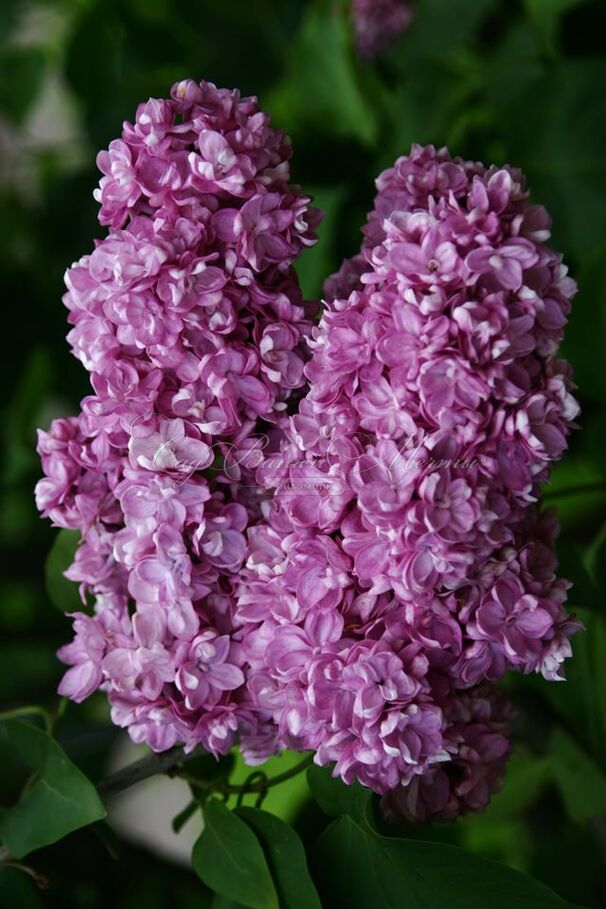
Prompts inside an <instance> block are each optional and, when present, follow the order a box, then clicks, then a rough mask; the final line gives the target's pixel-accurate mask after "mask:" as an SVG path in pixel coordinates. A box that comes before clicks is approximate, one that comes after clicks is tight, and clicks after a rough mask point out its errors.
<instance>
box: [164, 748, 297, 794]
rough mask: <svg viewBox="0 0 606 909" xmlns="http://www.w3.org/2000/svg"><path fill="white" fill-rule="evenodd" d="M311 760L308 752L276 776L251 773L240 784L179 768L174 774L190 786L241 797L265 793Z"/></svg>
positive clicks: (288, 778)
mask: <svg viewBox="0 0 606 909" xmlns="http://www.w3.org/2000/svg"><path fill="white" fill-rule="evenodd" d="M312 760H313V755H312V754H308V755H306V756H305V757H304V758H303V760H302V761H299V763H298V764H295V766H294V767H291V768H290V770H285V771H284V773H278V774H277V775H276V776H271V777H264V778H263V779H258V778H257V773H254V774H251V775H250V777H249V778H248V780H245V781H244V783H242V785H234V784H232V783H227V782H225V781H224V780H212V781H210V782H207V781H205V780H200V779H198V778H197V777H194V776H192V775H191V774H189V773H187V772H181V771H179V770H177V771H176V772H175V774H174V775H175V776H178V777H179V779H181V780H185V781H186V782H187V783H189V784H190V785H191V786H197V787H198V788H199V789H210V790H211V791H215V792H220V793H222V794H223V795H237V796H240V797H243V796H245V795H248V794H249V793H254V792H257V793H265V792H267V790H268V789H271V788H272V786H278V785H279V784H280V783H285V782H286V781H287V780H290V779H292V777H294V776H297V774H299V773H301V772H302V771H303V770H305V769H306V768H307V767H309V765H310V764H311V762H312Z"/></svg>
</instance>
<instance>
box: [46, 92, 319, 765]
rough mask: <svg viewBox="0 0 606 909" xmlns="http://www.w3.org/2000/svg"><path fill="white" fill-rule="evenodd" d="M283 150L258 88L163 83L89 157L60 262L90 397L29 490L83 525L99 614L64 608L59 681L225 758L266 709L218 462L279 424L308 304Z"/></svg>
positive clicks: (123, 722) (297, 214) (83, 573)
mask: <svg viewBox="0 0 606 909" xmlns="http://www.w3.org/2000/svg"><path fill="white" fill-rule="evenodd" d="M290 154H291V149H290V142H289V140H288V139H287V138H286V137H285V136H284V135H283V134H282V133H281V132H279V131H276V130H274V129H272V128H270V126H269V122H268V117H267V116H266V115H265V114H264V113H263V112H262V111H260V110H259V108H258V106H257V103H256V100H255V99H254V98H241V97H240V95H239V93H238V92H237V91H227V90H219V89H217V88H216V87H215V86H214V85H212V84H210V83H204V82H203V83H201V84H200V85H198V84H196V83H194V82H192V81H185V82H180V83H178V84H177V85H175V86H174V87H173V89H172V93H171V99H170V100H156V99H152V100H150V101H148V102H147V103H146V104H142V105H140V107H139V108H138V110H137V114H136V119H135V122H134V123H133V124H131V123H125V124H124V128H123V132H122V138H121V139H117V140H116V141H114V142H112V143H111V144H110V146H109V149H108V150H107V151H104V152H101V154H100V155H99V157H98V164H99V167H100V170H101V171H102V173H103V175H104V176H103V177H102V179H101V182H100V186H99V189H98V190H97V191H96V193H95V197H96V199H97V200H98V201H99V203H100V205H101V212H100V221H101V223H102V224H104V225H108V226H109V232H108V234H107V236H106V237H104V239H102V240H100V241H98V242H97V243H96V245H95V248H94V250H93V252H92V253H91V254H90V255H87V256H84V258H82V259H81V260H80V261H79V262H77V263H76V264H75V265H73V266H72V267H71V268H70V269H69V271H68V272H67V275H66V284H67V288H68V290H67V294H66V296H65V298H64V299H65V303H66V306H67V308H68V310H69V321H70V323H71V325H72V326H73V327H72V329H71V331H70V333H69V336H68V338H69V341H70V343H71V346H72V349H73V352H74V354H75V355H76V356H77V357H78V358H79V359H80V360H81V362H82V363H83V365H84V366H85V367H86V369H87V370H88V372H89V373H90V380H91V384H92V390H93V394H91V395H90V396H89V397H86V398H84V400H83V401H82V405H81V412H80V413H79V415H78V416H77V417H73V418H68V419H58V420H55V421H54V423H53V424H52V426H51V427H50V430H49V431H48V432H40V436H39V453H40V456H41V459H42V465H43V469H44V473H45V477H44V479H42V480H41V481H40V482H39V483H38V486H37V489H36V496H37V503H38V507H39V508H40V510H41V511H42V513H43V514H44V515H45V516H48V517H50V518H51V519H52V521H53V523H54V524H55V525H57V526H60V527H65V528H72V529H76V530H78V531H79V532H80V534H81V542H80V545H79V547H78V550H77V554H76V558H75V561H74V564H73V565H72V566H71V568H70V569H69V571H68V573H67V576H68V577H69V578H71V579H72V580H74V581H77V582H79V583H80V585H81V590H82V596H83V600H84V601H86V599H87V598H88V597H90V598H92V599H93V601H94V611H93V614H92V615H88V614H86V613H85V612H82V613H78V614H76V615H75V616H74V630H75V639H74V641H73V643H71V644H68V645H67V646H66V647H64V648H63V649H62V650H61V652H60V656H61V657H62V659H63V660H64V661H65V662H66V663H68V664H69V665H70V667H71V668H70V669H69V670H68V671H67V673H66V675H65V676H64V678H63V680H62V682H61V685H60V689H59V690H60V692H61V694H64V695H66V696H68V697H71V698H72V699H74V700H76V701H81V700H83V699H84V698H86V697H88V696H89V695H90V694H91V693H92V692H93V691H95V690H96V689H97V688H99V687H101V688H102V689H103V690H105V691H106V692H107V695H108V698H109V701H110V704H111V709H112V718H113V720H114V722H115V723H117V724H118V725H120V726H124V727H127V728H128V730H129V732H130V735H131V736H132V738H133V739H134V740H135V741H145V742H147V743H149V745H150V746H151V747H152V748H154V749H158V750H161V749H165V748H168V747H170V746H172V745H173V744H174V743H175V742H183V743H184V744H185V745H186V747H188V748H191V747H194V746H195V745H196V744H198V743H202V744H203V745H204V747H205V748H207V749H208V750H209V751H211V752H213V753H215V754H217V753H224V752H225V751H227V750H228V749H229V748H230V747H231V745H232V743H233V741H234V739H235V737H236V733H239V735H240V737H241V739H242V742H243V743H244V747H245V742H246V741H247V737H248V738H249V739H250V740H251V741H252V742H253V746H252V747H254V742H256V736H257V735H258V730H259V727H260V726H263V724H264V723H265V719H264V718H263V717H261V718H259V715H258V713H257V712H256V710H254V709H253V708H251V707H250V705H249V701H250V699H249V697H248V694H247V691H246V688H245V665H244V655H243V652H242V648H241V646H240V643H239V642H238V640H237V638H236V636H235V634H234V632H235V628H236V621H235V602H234V590H235V586H236V584H237V581H238V572H239V569H240V566H241V564H242V561H243V558H244V555H245V551H246V539H245V534H244V532H245V529H246V527H247V526H248V524H249V523H250V522H254V521H256V520H257V519H258V518H259V515H260V512H259V506H258V503H257V502H256V501H255V497H254V496H252V495H250V496H248V497H247V498H244V497H241V498H239V500H238V501H235V500H234V496H233V488H232V485H231V484H230V483H229V482H227V478H226V477H225V476H224V475H222V473H221V471H220V469H219V468H217V467H216V464H217V463H220V460H221V456H222V455H224V454H225V450H226V449H227V450H228V449H229V447H230V446H231V445H233V444H234V443H235V442H237V441H238V440H239V439H241V438H244V437H246V436H247V435H248V434H250V433H251V432H252V431H253V430H255V428H256V427H257V425H258V423H259V421H260V420H263V421H264V423H263V425H266V424H273V425H275V426H279V425H280V423H281V422H283V421H284V419H285V415H286V406H287V400H288V398H289V396H290V395H291V393H292V391H293V389H296V388H299V387H300V386H301V385H302V384H303V382H304V376H303V365H304V359H305V357H306V355H307V346H306V344H305V338H306V337H307V336H308V335H309V333H310V329H311V321H310V314H311V312H310V310H309V309H308V307H307V306H306V305H305V304H304V302H303V300H302V298H301V292H300V289H299V285H298V282H297V278H296V275H295V273H294V270H293V267H292V263H293V261H294V260H295V259H296V258H297V256H298V255H299V253H300V252H301V251H302V249H304V248H305V247H307V246H310V245H311V244H313V242H315V236H314V233H313V231H314V227H315V225H316V223H317V221H318V220H319V213H318V212H317V211H316V210H314V209H311V208H310V207H309V202H310V199H309V198H308V197H306V196H304V195H302V194H301V193H300V192H299V190H298V187H295V186H293V185H291V184H290V183H289V157H290ZM211 464H212V465H213V466H212V468H211ZM274 738H275V736H274V737H272V746H273V739H274Z"/></svg>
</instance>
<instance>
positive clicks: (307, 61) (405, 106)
mask: <svg viewBox="0 0 606 909" xmlns="http://www.w3.org/2000/svg"><path fill="white" fill-rule="evenodd" d="M346 6H347V4H346V3H339V2H332V0H317V2H312V0H255V2H251V0H246V2H245V0H229V2H226V0H47V2H42V0H32V2H24V0H2V2H1V3H0V197H1V204H0V224H1V230H2V236H3V242H2V243H1V244H0V263H1V268H2V273H3V282H4V293H3V298H4V301H5V302H4V313H5V315H4V320H5V335H4V340H5V342H6V346H5V347H4V348H3V353H2V364H3V367H4V369H5V370H6V374H5V379H4V383H3V395H2V404H3V406H4V408H5V413H4V417H3V420H2V423H1V430H2V433H3V444H2V447H1V459H2V463H1V479H2V488H1V505H0V537H1V540H2V551H3V559H4V564H3V570H2V574H1V580H0V586H1V596H0V705H2V706H1V709H4V708H7V707H12V706H17V705H20V704H24V703H32V702H37V703H43V704H47V705H49V706H53V705H54V704H55V703H56V702H55V698H54V694H53V692H54V689H55V686H56V683H57V681H58V679H59V676H60V672H61V669H60V666H59V663H58V662H57V660H56V658H55V655H54V654H55V650H56V648H57V646H59V644H60V643H62V642H64V641H65V639H66V638H67V637H68V634H69V625H68V622H67V620H66V619H65V618H64V617H63V615H62V612H61V610H62V609H69V608H70V607H71V608H73V594H74V591H73V590H72V589H71V587H72V585H70V584H67V583H66V582H64V580H63V579H62V578H61V574H60V572H61V568H62V567H64V566H66V565H67V564H68V561H69V553H67V552H66V551H65V541H64V540H59V541H58V542H57V541H56V531H53V530H52V529H51V528H50V527H48V526H47V524H46V523H45V522H42V521H40V520H39V519H38V517H37V514H36V511H35V508H34V504H33V498H32V489H33V486H34V483H35V481H36V479H37V477H38V473H39V468H38V464H37V458H36V454H35V451H34V445H35V428H36V427H38V426H43V427H46V426H47V425H48V423H49V421H50V419H51V418H52V417H53V416H56V415H59V414H66V413H73V412H75V411H76V408H77V405H78V401H79V399H80V397H82V396H83V395H84V394H85V393H87V384H86V383H87V380H86V376H85V373H84V370H83V369H82V368H81V367H80V366H79V364H78V363H77V362H76V361H75V360H74V359H73V358H72V357H71V356H70V355H69V353H68V350H67V346H66V343H65V340H64V337H65V333H66V322H65V311H64V310H63V307H62V305H61V295H62V278H63V272H64V270H65V268H66V266H68V265H69V264H70V263H71V262H72V261H73V260H75V259H77V258H79V257H80V256H81V255H82V254H84V253H85V252H87V251H88V250H89V249H90V247H91V245H92V240H93V238H94V237H98V236H100V235H101V229H100V228H99V226H98V224H97V222H96V212H97V206H96V203H95V202H94V201H93V198H92V190H93V187H94V186H95V184H96V181H97V174H96V171H95V163H94V162H95V154H96V152H97V150H98V149H100V148H103V147H105V146H107V144H108V142H109V141H110V140H111V139H112V138H114V137H116V136H117V135H118V134H119V132H120V125H121V123H122V121H123V120H124V119H125V118H130V117H131V115H132V114H133V112H134V109H135V107H136V105H137V103H138V102H139V101H140V100H142V99H146V98H147V97H148V96H160V97H161V96H165V95H166V94H167V93H168V90H169V88H170V85H171V84H172V83H173V82H174V81H176V80H178V79H181V78H185V77H193V78H196V79H200V78H204V79H209V80H211V81H214V82H216V83H217V84H219V85H222V86H227V87H234V86H238V87H239V88H240V89H241V90H242V92H243V93H252V94H257V95H258V96H259V98H260V100H261V104H262V106H263V107H264V108H265V109H267V110H269V111H270V112H271V113H272V115H273V117H274V122H275V123H277V124H279V125H280V126H283V127H285V128H286V129H287V130H288V131H289V132H290V134H291V136H292V138H293V143H294V148H295V154H294V175H295V178H296V180H297V182H299V183H301V184H302V185H303V186H304V187H305V189H306V190H308V191H311V192H312V193H313V194H314V195H315V197H316V200H317V203H318V204H319V205H320V206H321V207H322V208H323V209H324V210H325V212H326V217H325V219H324V222H323V225H322V227H321V230H320V235H321V242H320V244H319V245H318V246H317V247H316V248H315V249H314V250H311V251H309V252H306V253H305V255H304V256H303V258H302V260H301V263H300V275H301V280H302V283H303V287H304V290H305V292H306V294H307V295H309V296H313V297H317V296H319V295H320V292H321V290H320V288H321V282H322V279H323V277H324V276H326V275H327V274H328V273H330V272H331V271H332V270H334V269H335V268H336V267H337V266H338V264H339V262H340V260H341V258H342V257H343V256H345V255H350V254H352V253H353V252H354V251H355V250H356V249H357V247H358V245H359V226H360V225H361V224H362V222H363V220H364V217H365V213H366V211H367V210H368V209H369V208H370V206H371V202H372V197H373V179H374V177H375V176H376V175H377V174H378V172H379V171H380V170H381V169H382V168H383V167H385V166H387V165H389V164H390V163H391V161H392V160H393V159H394V158H395V157H397V156H398V155H400V154H405V153H406V152H407V151H408V149H409V146H410V144H411V142H413V141H414V142H419V143H427V142H431V143H434V144H436V145H442V144H447V145H448V146H449V147H450V150H451V151H452V152H453V153H456V154H460V155H462V156H464V157H467V158H474V159H482V160H484V161H486V162H495V163H497V164H502V163H506V162H507V163H511V164H515V165H517V166H519V167H521V168H522V169H523V170H524V171H525V172H526V174H527V175H528V178H529V183H530V186H531V188H532V194H533V198H534V200H535V201H537V202H542V203H544V204H545V205H546V206H547V207H548V209H549V211H550V212H551V214H552V216H553V220H554V226H553V242H554V245H555V246H556V247H557V248H558V249H561V250H562V251H563V252H564V254H565V260H566V262H567V263H568V264H569V266H570V269H571V272H572V274H573V275H574V276H575V277H576V278H577V279H578V282H579V288H580V289H579V294H578V296H577V298H576V300H575V302H574V307H573V314H572V317H571V321H570V325H569V327H568V333H567V339H566V343H565V349H564V354H565V355H566V356H567V357H568V358H569V359H570V360H571V361H572V363H573V365H574V368H575V373H576V377H577V381H578V384H579V396H580V399H581V402H582V405H583V413H582V419H581V424H582V428H583V431H582V432H581V433H577V434H576V435H575V437H574V439H573V441H572V446H571V450H570V452H569V454H568V455H567V457H566V458H565V459H564V462H563V464H562V465H561V466H559V467H558V468H557V469H556V471H555V473H554V476H553V481H552V483H551V484H550V486H549V488H548V489H547V490H546V496H547V497H548V499H549V504H552V505H554V506H555V507H556V508H557V510H558V512H559V515H560V519H561V522H562V528H563V530H562V537H561V542H560V555H561V562H562V573H563V574H564V575H566V576H568V577H570V578H572V579H573V580H574V582H575V586H574V589H573V590H572V592H571V598H570V602H571V606H572V608H574V609H575V611H577V612H578V614H579V615H580V616H581V617H582V619H583V621H584V622H585V625H586V628H587V633H586V634H584V635H579V636H577V638H576V639H575V642H574V644H575V658H574V661H572V662H571V663H570V664H569V669H568V675H569V681H568V682H566V683H565V684H547V683H545V682H543V681H541V680H538V679H535V678H518V677H517V678H515V679H513V681H510V682H509V683H508V684H509V688H510V689H511V694H512V696H513V698H514V700H515V702H516V705H517V719H516V728H515V742H516V752H515V756H514V758H513V759H512V761H511V765H510V770H509V775H508V778H507V782H506V784H505V788H504V791H503V792H502V793H501V794H500V795H499V796H497V797H496V798H495V800H494V802H493V804H492V806H491V807H490V809H489V810H488V811H487V812H486V813H485V814H484V815H482V816H480V817H470V818H467V819H464V820H463V821H460V822H459V823H458V824H457V825H455V826H447V825H434V826H432V827H427V828H421V829H419V828H418V827H417V828H414V830H413V829H412V828H409V829H408V830H404V831H399V832H400V833H403V834H404V835H414V836H415V837H416V838H419V839H435V840H442V841H447V842H455V843H458V844H460V845H462V846H464V847H466V848H468V849H470V850H473V851H476V852H479V853H482V854H484V855H488V856H492V857H495V858H498V859H499V860H501V861H503V862H506V863H508V864H510V865H512V866H514V867H516V868H519V869H522V870H524V871H526V872H528V873H530V874H532V875H534V876H536V877H537V878H539V879H540V880H542V881H544V882H545V883H547V884H549V885H550V886H552V887H553V888H554V889H555V890H556V891H558V892H559V893H560V894H561V895H562V896H563V897H564V898H565V899H567V900H569V901H570V902H571V903H573V904H579V905H581V904H582V905H584V906H591V907H603V906H606V880H605V875H604V871H603V869H604V865H605V859H606V604H605V603H604V590H605V589H606V523H605V520H606V512H605V506H606V459H605V456H604V452H605V449H606V409H605V404H606V369H605V368H604V366H605V362H606V255H605V254H606V92H605V86H606V46H605V43H604V41H605V39H604V35H605V34H606V3H604V2H601V0H415V3H414V7H415V18H414V23H413V25H412V27H411V28H410V29H409V30H408V31H407V32H406V33H405V34H404V35H402V37H401V38H400V39H399V40H398V41H397V42H396V43H395V44H394V46H393V47H392V48H391V49H390V50H389V52H388V53H386V54H385V55H384V56H383V57H382V58H381V59H380V60H378V61H376V62H374V63H372V64H370V63H362V62H360V61H358V60H357V59H356V57H355V54H354V51H353V48H352V40H351V30H350V25H349V22H348V17H347V9H346ZM54 542H55V546H54V548H53V550H52V553H51V556H50V559H49V562H48V564H46V559H47V554H48V553H49V551H50V550H51V547H52V546H53V543H54ZM57 606H59V607H60V608H57ZM118 735H119V734H118V732H117V730H115V729H114V728H113V727H112V726H111V725H110V724H109V722H108V718H107V713H106V709H105V705H104V701H103V698H92V699H91V700H90V701H89V702H87V703H85V704H84V705H82V706H80V707H74V706H72V705H70V706H69V707H68V708H67V710H66V711H65V713H64V715H63V717H62V719H61V721H60V723H59V725H58V727H57V737H58V740H59V741H60V742H61V744H62V746H63V747H64V748H65V750H66V752H67V753H68V754H69V756H70V757H71V758H72V760H74V761H75V762H76V763H77V764H78V765H79V766H81V767H82V768H83V769H84V770H85V772H86V773H87V774H88V775H89V776H90V777H91V778H92V779H93V780H98V779H99V778H100V777H101V776H102V775H103V773H104V772H105V771H106V769H107V763H108V760H109V755H110V753H111V751H112V749H113V748H114V747H115V744H116V739H117V737H118ZM283 760H286V761H288V760H289V759H288V758H285V759H283ZM0 763H1V766H2V768H3V773H2V784H1V785H2V792H1V793H0V796H1V798H0V802H2V803H4V804H8V803H10V801H11V800H14V797H15V791H16V790H15V785H16V783H17V782H18V780H19V774H20V769H19V767H18V766H17V765H16V763H15V762H14V758H13V757H12V754H11V752H10V751H9V750H8V748H7V745H6V742H5V740H3V739H0ZM281 766H284V765H281ZM236 772H237V773H241V774H244V770H243V768H239V769H237V771H236ZM268 807H269V809H270V810H273V811H276V812H277V813H278V814H280V815H281V816H282V817H284V818H285V819H287V820H289V821H293V820H294V822H295V824H296V826H297V828H298V830H299V832H300V833H301V835H302V836H303V838H304V839H305V837H306V835H308V834H309V835H311V833H315V832H317V831H318V830H319V829H321V827H322V825H323V823H325V820H324V819H323V817H322V816H321V814H320V813H319V809H317V808H312V807H310V803H308V801H307V791H306V784H305V781H304V778H301V777H298V778H296V780H295V781H294V782H293V783H292V785H290V784H288V785H285V786H284V787H281V788H280V789H279V790H275V794H274V793H272V803H271V804H269V805H268ZM95 831H96V832H97V833H98V834H99V836H95ZM109 836H110V835H109V833H108V832H107V829H105V830H104V829H103V828H97V826H96V825H95V827H93V828H90V829H86V830H84V831H81V832H79V833H76V834H73V835H72V836H70V837H68V838H67V839H66V840H64V841H63V842H61V843H59V844H58V845H55V846H53V847H50V848H49V849H46V850H44V851H42V852H40V853H36V854H35V855H34V857H33V859H32V864H33V865H34V867H35V868H36V871H38V872H39V873H40V874H43V875H46V876H47V877H48V878H49V881H50V887H49V889H47V890H46V891H40V890H38V889H37V887H36V885H35V883H34V882H33V881H32V880H31V879H30V878H29V877H28V876H26V875H24V874H23V873H22V872H20V871H18V870H16V869H6V870H3V871H1V872H0V905H2V906H6V907H11V909H13V907H20V906H26V907H30V906H31V907H38V906H51V907H59V906H61V907H62V909H71V907H77V909H106V907H108V906H111V907H112V909H130V907H135V906H141V905H145V906H146V909H155V907H158V909H160V907H166V906H167V905H170V906H174V907H175V909H189V907H192V909H193V907H196V909H200V907H203V906H204V905H210V903H209V902H205V896H204V892H203V889H202V886H201V884H200V882H199V881H197V880H196V879H195V877H194V876H193V873H192V872H191V871H190V870H187V869H185V868H181V867H180V866H178V865H176V864H171V863H170V862H168V861H162V862H161V861H159V860H158V859H157V858H155V857H154V856H153V855H152V854H151V853H149V852H147V851H145V850H144V849H141V848H139V847H137V846H134V845H133V846H130V845H128V844H126V845H125V844H121V845H120V846H119V849H118V858H117V860H116V859H115V857H113V856H114V848H113V846H111V845H108V843H109V840H108V837H109ZM213 905H215V906H218V905H219V904H218V903H216V902H215V903H214V904H213Z"/></svg>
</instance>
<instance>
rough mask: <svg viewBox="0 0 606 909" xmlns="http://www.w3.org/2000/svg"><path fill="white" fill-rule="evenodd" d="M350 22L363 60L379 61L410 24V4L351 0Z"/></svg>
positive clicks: (403, 0)
mask: <svg viewBox="0 0 606 909" xmlns="http://www.w3.org/2000/svg"><path fill="white" fill-rule="evenodd" d="M351 18H352V23H353V28H354V35H355V41H356V48H357V51H358V54H359V55H360V57H368V58H370V57H377V56H379V55H380V54H382V53H383V51H385V50H387V48H388V47H389V45H390V44H392V43H393V41H395V39H396V38H397V37H398V35H400V34H401V33H402V32H403V31H405V29H407V28H408V26H409V25H410V23H411V20H412V10H411V3H410V0H351Z"/></svg>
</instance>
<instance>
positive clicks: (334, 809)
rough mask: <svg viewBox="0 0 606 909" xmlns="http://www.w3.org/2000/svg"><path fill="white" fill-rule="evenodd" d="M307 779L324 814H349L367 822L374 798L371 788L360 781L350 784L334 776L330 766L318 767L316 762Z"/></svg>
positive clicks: (335, 815)
mask: <svg viewBox="0 0 606 909" xmlns="http://www.w3.org/2000/svg"><path fill="white" fill-rule="evenodd" d="M307 781H308V783H309V787H310V789H311V791H312V794H313V797H314V798H315V800H316V802H317V803H318V805H319V806H320V808H321V809H322V811H323V812H324V814H328V815H330V816H331V817H338V816H339V815H341V814H348V815H351V817H354V818H356V820H359V821H362V822H363V823H366V820H365V819H366V817H367V813H368V809H369V805H370V800H371V798H372V792H371V791H370V789H366V788H365V787H364V786H361V785H360V784H359V783H352V784H351V785H350V786H348V785H347V783H344V782H343V780H342V779H341V778H340V777H333V775H332V770H331V768H330V767H318V766H317V765H316V764H312V765H311V767H309V768H308V770H307Z"/></svg>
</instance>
